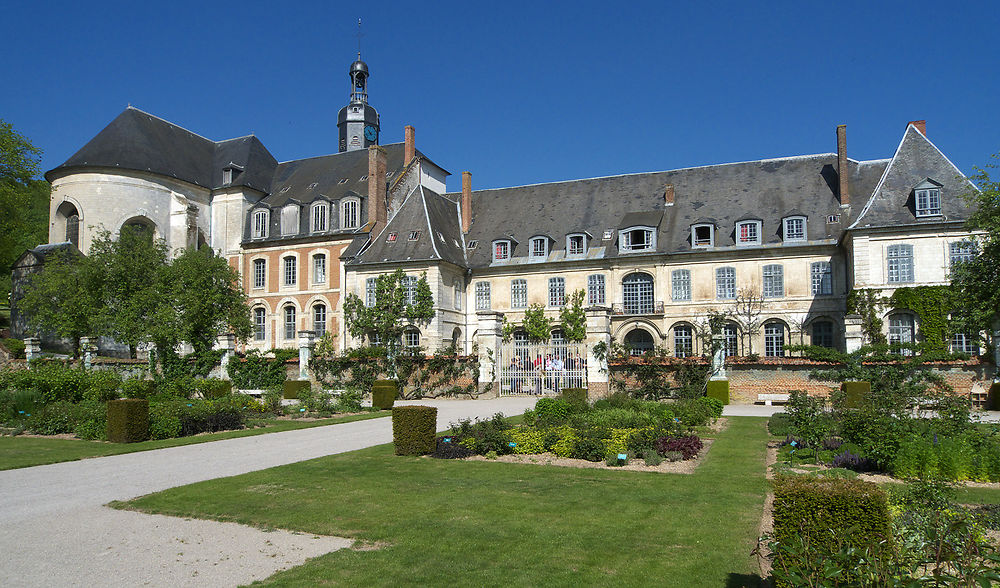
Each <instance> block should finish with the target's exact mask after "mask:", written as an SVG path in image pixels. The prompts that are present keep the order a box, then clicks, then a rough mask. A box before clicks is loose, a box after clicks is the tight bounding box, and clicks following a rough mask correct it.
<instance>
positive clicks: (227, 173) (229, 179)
mask: <svg viewBox="0 0 1000 588" xmlns="http://www.w3.org/2000/svg"><path fill="white" fill-rule="evenodd" d="M232 183H233V168H231V167H227V168H224V169H223V170H222V185H223V186H228V185H229V184H232Z"/></svg>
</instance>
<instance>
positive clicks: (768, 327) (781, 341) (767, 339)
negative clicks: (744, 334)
mask: <svg viewBox="0 0 1000 588" xmlns="http://www.w3.org/2000/svg"><path fill="white" fill-rule="evenodd" d="M764 356H765V357H784V356H785V325H783V324H782V323H780V322H778V321H772V322H770V323H767V324H765V325H764Z"/></svg>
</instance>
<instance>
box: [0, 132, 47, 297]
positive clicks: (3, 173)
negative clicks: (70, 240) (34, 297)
mask: <svg viewBox="0 0 1000 588" xmlns="http://www.w3.org/2000/svg"><path fill="white" fill-rule="evenodd" d="M41 153H42V152H41V150H40V149H38V148H37V147H35V146H34V145H32V144H31V142H30V141H28V139H26V138H25V137H24V136H23V135H21V134H20V133H18V132H17V131H15V130H14V127H13V126H12V125H11V124H10V123H8V122H5V121H4V120H2V119H0V272H2V273H0V288H2V289H4V291H5V292H9V291H10V267H11V264H13V262H14V260H15V259H17V257H18V256H19V255H20V254H21V253H23V252H24V250H25V249H30V248H32V247H35V246H36V245H38V244H39V243H44V242H46V241H47V231H48V225H49V222H48V221H49V192H50V189H49V183H48V182H46V181H45V180H39V179H36V178H35V176H37V175H38V172H39V167H38V166H39V162H40V158H41Z"/></svg>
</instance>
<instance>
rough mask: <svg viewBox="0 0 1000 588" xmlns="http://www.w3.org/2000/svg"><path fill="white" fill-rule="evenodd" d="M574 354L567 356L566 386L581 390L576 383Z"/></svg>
mask: <svg viewBox="0 0 1000 588" xmlns="http://www.w3.org/2000/svg"><path fill="white" fill-rule="evenodd" d="M573 355H574V354H573V353H568V354H566V385H567V386H569V387H570V388H579V387H580V386H578V385H577V383H576V369H577V368H576V364H577V361H576V357H573Z"/></svg>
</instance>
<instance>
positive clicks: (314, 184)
mask: <svg viewBox="0 0 1000 588" xmlns="http://www.w3.org/2000/svg"><path fill="white" fill-rule="evenodd" d="M318 185H319V182H313V183H311V184H309V187H307V188H306V189H307V190H312V189H313V188H315V187H316V186H318Z"/></svg>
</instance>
